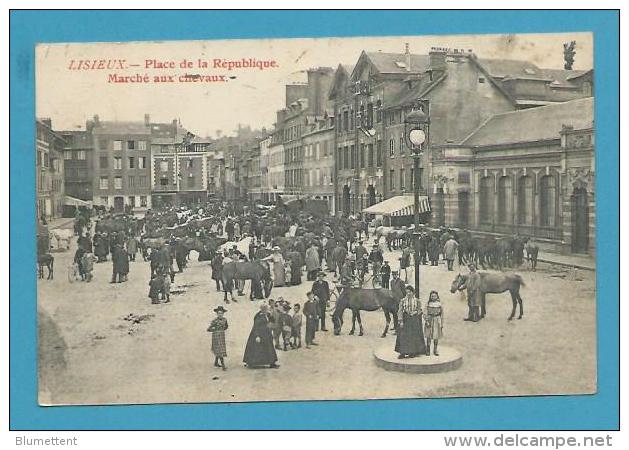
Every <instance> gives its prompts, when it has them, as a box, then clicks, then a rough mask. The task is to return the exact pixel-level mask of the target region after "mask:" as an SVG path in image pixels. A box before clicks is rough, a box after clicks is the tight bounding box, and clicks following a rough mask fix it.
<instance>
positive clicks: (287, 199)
mask: <svg viewBox="0 0 629 450" xmlns="http://www.w3.org/2000/svg"><path fill="white" fill-rule="evenodd" d="M298 200H299V197H298V196H296V195H290V194H282V195H280V201H281V202H282V204H283V205H285V206H288V205H290V204H293V203H295V202H297V201H298Z"/></svg>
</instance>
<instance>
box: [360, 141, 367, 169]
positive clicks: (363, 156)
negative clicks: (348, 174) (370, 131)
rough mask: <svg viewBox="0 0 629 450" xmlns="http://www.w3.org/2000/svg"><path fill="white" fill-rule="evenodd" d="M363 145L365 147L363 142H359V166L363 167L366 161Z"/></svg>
mask: <svg viewBox="0 0 629 450" xmlns="http://www.w3.org/2000/svg"><path fill="white" fill-rule="evenodd" d="M365 147H367V146H366V145H365V144H360V168H361V169H364V168H365V163H366V159H367V158H366V155H365V152H366V150H365Z"/></svg>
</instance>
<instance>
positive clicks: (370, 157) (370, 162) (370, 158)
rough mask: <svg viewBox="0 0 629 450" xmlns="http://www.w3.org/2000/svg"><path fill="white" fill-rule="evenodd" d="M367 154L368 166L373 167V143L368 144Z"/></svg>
mask: <svg viewBox="0 0 629 450" xmlns="http://www.w3.org/2000/svg"><path fill="white" fill-rule="evenodd" d="M367 155H368V158H367V167H373V144H369V145H368V151H367Z"/></svg>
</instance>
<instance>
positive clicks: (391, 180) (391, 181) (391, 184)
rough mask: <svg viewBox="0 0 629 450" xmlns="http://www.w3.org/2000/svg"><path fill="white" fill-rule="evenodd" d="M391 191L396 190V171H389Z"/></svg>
mask: <svg viewBox="0 0 629 450" xmlns="http://www.w3.org/2000/svg"><path fill="white" fill-rule="evenodd" d="M389 189H390V190H392V191H393V190H395V170H393V169H391V170H389Z"/></svg>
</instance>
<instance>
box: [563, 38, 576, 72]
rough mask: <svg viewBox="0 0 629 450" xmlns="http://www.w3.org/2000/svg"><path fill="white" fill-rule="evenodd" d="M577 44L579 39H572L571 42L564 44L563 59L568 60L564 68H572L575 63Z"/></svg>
mask: <svg viewBox="0 0 629 450" xmlns="http://www.w3.org/2000/svg"><path fill="white" fill-rule="evenodd" d="M576 46H577V41H571V42H570V43H568V42H566V43H565V44H563V59H564V61H565V62H566V63H565V64H564V66H563V68H564V69H566V70H572V65H573V64H574V55H575V53H576V51H575V47H576Z"/></svg>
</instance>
